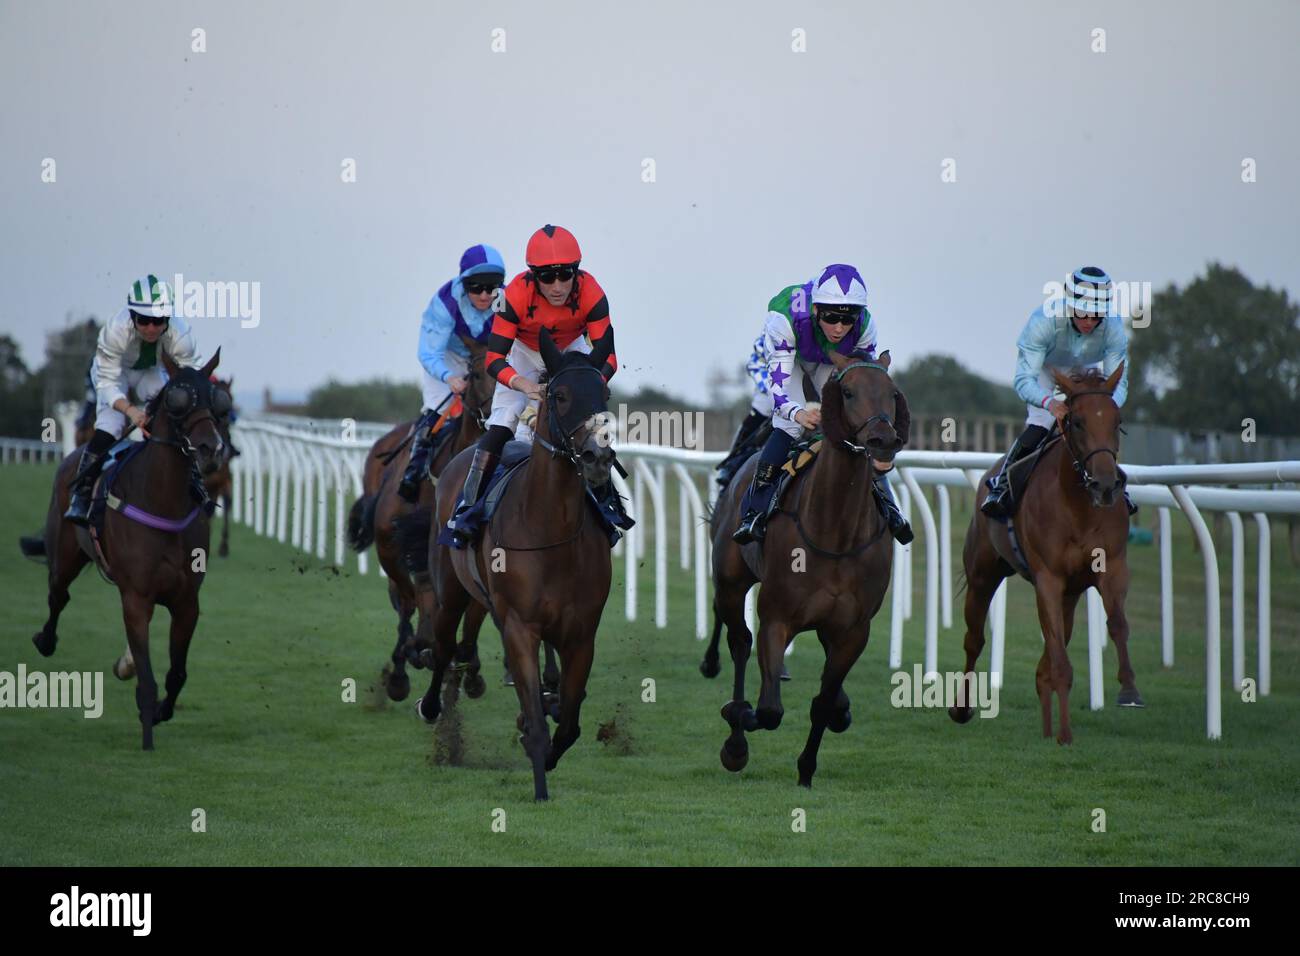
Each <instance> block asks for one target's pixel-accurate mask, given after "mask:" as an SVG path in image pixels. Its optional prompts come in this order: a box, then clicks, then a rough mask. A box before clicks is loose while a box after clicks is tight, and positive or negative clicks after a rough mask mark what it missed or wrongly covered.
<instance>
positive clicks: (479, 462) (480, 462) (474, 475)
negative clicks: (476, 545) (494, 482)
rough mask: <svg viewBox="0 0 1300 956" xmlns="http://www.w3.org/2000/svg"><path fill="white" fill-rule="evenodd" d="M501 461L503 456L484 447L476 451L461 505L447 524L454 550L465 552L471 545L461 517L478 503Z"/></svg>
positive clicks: (462, 493) (462, 494) (461, 494)
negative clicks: (482, 491) (488, 478)
mask: <svg viewBox="0 0 1300 956" xmlns="http://www.w3.org/2000/svg"><path fill="white" fill-rule="evenodd" d="M500 460H501V455H500V454H499V453H498V452H494V451H487V450H486V449H484V448H482V447H479V448H475V449H474V460H473V461H471V462H470V464H469V472H468V473H467V474H466V475H465V487H464V489H463V490H462V491H461V493H460V504H458V505H457V506H456V513H455V514H453V515H452V516H451V520H449V521H448V522H447V528H448V530H449V531H450V532H451V537H452V542H451V546H452V547H453V548H456V549H457V550H464V549H465V547H466V546H467V545H468V544H469V534H468V532H467V531H466V530H465V529H464V528H462V527H461V517H462V516H463V515H464V514H465V512H466V511H468V510H469V509H470V508H472V507H474V505H475V504H477V503H478V499H479V494H480V492H481V490H482V488H483V486H484V484H485V483H486V477H487V476H488V475H490V474H492V472H493V470H494V469H495V468H496V466H497V462H498V461H500Z"/></svg>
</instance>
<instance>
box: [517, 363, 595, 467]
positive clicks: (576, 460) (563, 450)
mask: <svg viewBox="0 0 1300 956" xmlns="http://www.w3.org/2000/svg"><path fill="white" fill-rule="evenodd" d="M570 372H590V373H592V374H593V375H600V379H601V382H602V383H603V382H604V380H605V376H604V375H601V373H600V369H598V368H596V367H595V366H592V365H570V366H567V367H565V368H562V369H560V370H559V371H558V372H556V373H555V376H554V377H553V378H550V379H549V380H548V381H547V385H546V420H547V430H548V431H549V432H550V433H551V434H552V435H559V436H560V440H559V445H558V446H557V445H554V444H552V443H551V442H549V441H547V440H546V439H545V438H543V437H542V436H541V435H536V436H534V437H535V438H536V439H537V443H538V444H539V445H541V446H542V447H543V448H545V449H546V450H547V451H548V452H550V453H551V457H552V458H564V459H566V460H567V461H568V462H569V463H570V464H572V465H573V466H574V467H575V468H576V467H579V466H580V462H581V455H580V454H579V452H578V451H577V449H575V448H574V447H573V441H572V439H573V433H574V432H576V431H577V430H578V429H579V428H581V427H582V426H583V425H584V424H586V422H587V418H590V417H591V416H587V418H584V419H582V421H580V422H578V423H577V424H576V425H574V426H573V428H571V429H569V430H568V431H567V432H566V431H565V430H564V424H563V422H561V421H560V413H559V411H558V410H557V409H556V407H555V391H554V389H553V388H552V386H553V385H554V384H555V383H556V382H557V381H558V380H559V378H560V376H561V375H567V374H569V373H570Z"/></svg>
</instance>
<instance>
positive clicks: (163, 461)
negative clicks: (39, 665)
mask: <svg viewBox="0 0 1300 956" xmlns="http://www.w3.org/2000/svg"><path fill="white" fill-rule="evenodd" d="M160 358H161V361H162V364H163V367H164V368H165V369H166V370H167V375H168V382H167V384H166V385H165V386H164V387H163V389H162V391H160V392H159V393H158V395H157V396H155V397H154V399H153V400H152V401H151V402H150V403H149V405H148V407H147V409H146V413H147V414H148V415H149V416H150V425H149V427H150V429H151V432H150V433H149V436H148V439H147V440H146V442H145V443H144V447H143V448H142V449H141V450H140V451H139V452H138V453H136V455H135V456H134V457H133V458H132V459H131V460H130V461H129V462H128V463H127V464H126V465H125V466H123V467H122V468H121V470H120V471H119V473H118V474H117V476H116V478H115V480H114V483H113V489H112V490H113V497H114V499H116V501H117V504H116V505H113V506H112V507H107V508H106V509H105V512H104V521H103V528H102V531H101V532H100V533H99V535H98V547H99V550H100V552H101V554H102V556H103V565H105V566H106V567H107V570H108V572H109V573H111V575H112V579H113V582H114V583H115V584H116V585H117V588H118V591H119V592H120V593H121V596H122V618H123V621H124V623H125V625H126V638H127V644H128V646H129V648H130V654H131V657H132V659H133V660H134V664H135V668H136V670H137V673H138V678H139V679H138V682H137V685H136V692H135V699H136V706H137V707H138V708H139V711H140V724H141V727H142V733H143V744H144V749H145V750H152V749H153V728H154V724H157V723H161V722H162V721H165V720H170V719H171V717H172V713H173V710H174V708H175V706H176V698H177V697H178V696H179V695H180V692H181V688H182V687H184V686H185V678H186V671H185V661H186V656H187V655H188V654H189V647H190V640H191V639H192V638H193V636H194V628H195V625H196V624H197V623H198V619H199V587H200V586H201V585H202V584H203V577H204V572H203V571H202V570H198V569H200V568H203V567H204V566H205V564H204V563H203V562H205V561H206V556H207V553H208V543H209V527H208V519H207V517H206V516H205V515H204V514H203V512H202V511H201V510H200V509H199V508H198V507H197V506H196V503H195V501H194V500H193V497H192V496H191V494H190V490H189V489H190V471H191V467H192V463H193V462H195V461H197V463H198V466H199V470H200V472H202V473H204V474H210V473H211V472H212V471H214V470H215V469H216V468H217V467H218V463H219V461H220V458H221V454H222V448H223V442H222V439H221V434H220V432H219V430H218V427H217V420H216V417H215V415H214V413H213V407H212V396H213V393H214V391H215V389H214V388H213V386H212V383H211V382H209V381H208V376H209V375H211V373H212V370H213V369H215V368H216V367H217V363H218V362H219V361H220V358H221V350H220V349H218V350H217V353H216V354H215V355H213V356H212V358H211V359H210V360H209V361H208V364H207V365H205V366H204V367H203V368H202V369H192V368H181V367H179V366H177V365H176V364H175V363H174V362H173V361H172V359H171V356H169V355H167V354H165V353H163V354H162V355H161V356H160ZM79 459H80V450H78V451H76V452H73V453H72V454H71V455H69V456H68V457H67V458H65V459H64V460H63V462H62V464H60V465H59V468H58V471H57V472H56V474H55V478H54V490H53V493H52V494H51V496H50V508H49V512H48V514H47V517H46V521H45V542H44V553H45V555H46V557H47V560H48V561H49V607H50V616H49V618H48V619H47V620H46V622H45V626H44V627H43V628H41V630H40V631H38V632H37V633H36V635H35V636H34V637H33V638H32V643H34V644H35V645H36V649H37V650H38V651H40V652H41V654H42V655H43V656H45V657H49V656H50V655H51V654H53V653H54V649H55V645H56V644H57V642H58V634H57V627H58V622H59V615H60V614H61V613H62V612H63V609H64V607H66V606H67V603H68V600H69V594H68V588H69V586H70V585H71V584H72V582H73V581H74V580H75V579H76V577H77V575H78V574H80V573H81V569H82V568H84V567H85V566H86V564H87V563H89V562H90V561H91V560H92V556H93V553H94V548H95V545H94V543H93V542H92V540H91V538H90V536H89V535H88V533H87V532H85V531H81V530H80V529H78V528H77V527H76V526H75V525H73V524H72V523H71V522H69V521H65V520H64V519H63V513H64V511H66V510H67V507H68V498H69V488H68V485H69V482H70V481H71V478H72V476H73V474H75V472H76V470H77V464H78V461H79ZM157 605H162V606H163V607H165V608H167V610H168V611H169V612H171V667H170V669H169V670H168V672H167V680H166V688H167V697H166V698H164V699H163V700H162V701H161V702H159V701H158V683H157V681H156V680H155V679H154V676H153V667H152V664H151V662H150V659H149V622H150V621H151V620H152V619H153V612H154V608H155V607H156V606H157Z"/></svg>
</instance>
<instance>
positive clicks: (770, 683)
mask: <svg viewBox="0 0 1300 956" xmlns="http://www.w3.org/2000/svg"><path fill="white" fill-rule="evenodd" d="M760 619H761V620H760V623H759V626H758V670H759V674H760V677H761V683H760V685H759V690H758V709H757V711H755V717H756V719H757V721H758V726H759V727H761V728H762V729H763V730H776V728H777V727H780V726H781V718H782V717H783V716H785V708H784V707H782V706H781V667H782V665H783V664H784V663H785V649H786V646H787V645H788V644H789V643H790V641H791V640H792V639H793V638H794V632H793V631H792V629H791V627H790V625H789V624H788V623H787V622H786V621H779V620H773V616H772V614H771V613H770V612H769V613H768V614H767V615H766V616H763V615H761V614H760Z"/></svg>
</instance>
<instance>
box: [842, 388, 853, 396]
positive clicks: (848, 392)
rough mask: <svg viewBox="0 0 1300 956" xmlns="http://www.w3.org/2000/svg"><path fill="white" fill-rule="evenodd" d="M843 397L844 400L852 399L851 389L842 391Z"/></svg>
mask: <svg viewBox="0 0 1300 956" xmlns="http://www.w3.org/2000/svg"><path fill="white" fill-rule="evenodd" d="M844 397H845V398H852V397H853V389H851V388H846V389H845V390H844Z"/></svg>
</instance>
